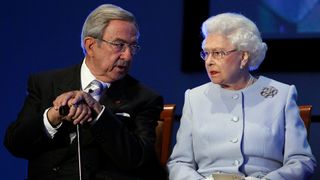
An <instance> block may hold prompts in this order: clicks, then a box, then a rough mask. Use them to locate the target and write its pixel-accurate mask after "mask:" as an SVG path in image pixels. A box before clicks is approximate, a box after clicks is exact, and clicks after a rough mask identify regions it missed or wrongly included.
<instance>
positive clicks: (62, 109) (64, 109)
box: [59, 105, 70, 116]
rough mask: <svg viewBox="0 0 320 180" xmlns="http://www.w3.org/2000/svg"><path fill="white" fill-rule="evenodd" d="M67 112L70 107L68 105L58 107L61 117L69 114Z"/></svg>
mask: <svg viewBox="0 0 320 180" xmlns="http://www.w3.org/2000/svg"><path fill="white" fill-rule="evenodd" d="M69 110H70V107H69V106H68V105H64V106H60V107H59V114H60V115H61V116H66V115H68V114H69Z"/></svg>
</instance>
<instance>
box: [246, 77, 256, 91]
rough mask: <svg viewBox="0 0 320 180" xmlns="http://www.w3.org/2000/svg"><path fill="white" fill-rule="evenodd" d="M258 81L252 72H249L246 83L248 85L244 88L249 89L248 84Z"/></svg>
mask: <svg viewBox="0 0 320 180" xmlns="http://www.w3.org/2000/svg"><path fill="white" fill-rule="evenodd" d="M255 81H256V78H255V77H253V76H252V75H251V74H249V80H248V82H247V84H246V86H245V87H244V89H247V87H248V86H250V85H251V84H253V83H254V82H255Z"/></svg>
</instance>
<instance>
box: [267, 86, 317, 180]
mask: <svg viewBox="0 0 320 180" xmlns="http://www.w3.org/2000/svg"><path fill="white" fill-rule="evenodd" d="M296 99H297V91H296V88H295V86H290V88H289V92H288V97H287V102H286V108H285V146H284V157H283V166H282V167H281V168H279V169H277V170H275V171H272V172H270V173H269V174H267V175H266V178H269V179H279V180H282V179H283V180H285V179H308V177H310V176H311V174H312V173H313V171H314V169H315V166H316V160H315V158H314V156H313V155H312V152H311V148H310V145H309V143H308V141H307V133H306V129H305V127H304V124H303V121H302V119H301V118H300V115H299V109H298V106H297V104H296Z"/></svg>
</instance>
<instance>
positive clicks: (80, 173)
mask: <svg viewBox="0 0 320 180" xmlns="http://www.w3.org/2000/svg"><path fill="white" fill-rule="evenodd" d="M80 142H81V139H80V125H79V124H77V150H78V168H79V180H82V168H81V143H80Z"/></svg>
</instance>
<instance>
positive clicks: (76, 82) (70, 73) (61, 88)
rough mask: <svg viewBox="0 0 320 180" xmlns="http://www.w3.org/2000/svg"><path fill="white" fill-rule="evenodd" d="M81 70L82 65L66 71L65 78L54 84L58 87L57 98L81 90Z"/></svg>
mask: <svg viewBox="0 0 320 180" xmlns="http://www.w3.org/2000/svg"><path fill="white" fill-rule="evenodd" d="M80 69H81V64H79V65H77V66H73V67H71V68H70V69H68V70H66V71H65V73H64V77H63V78H62V79H57V80H56V81H55V82H54V84H55V85H56V92H55V95H56V96H58V95H60V94H62V93H64V92H68V91H73V90H80V89H81V80H80Z"/></svg>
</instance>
